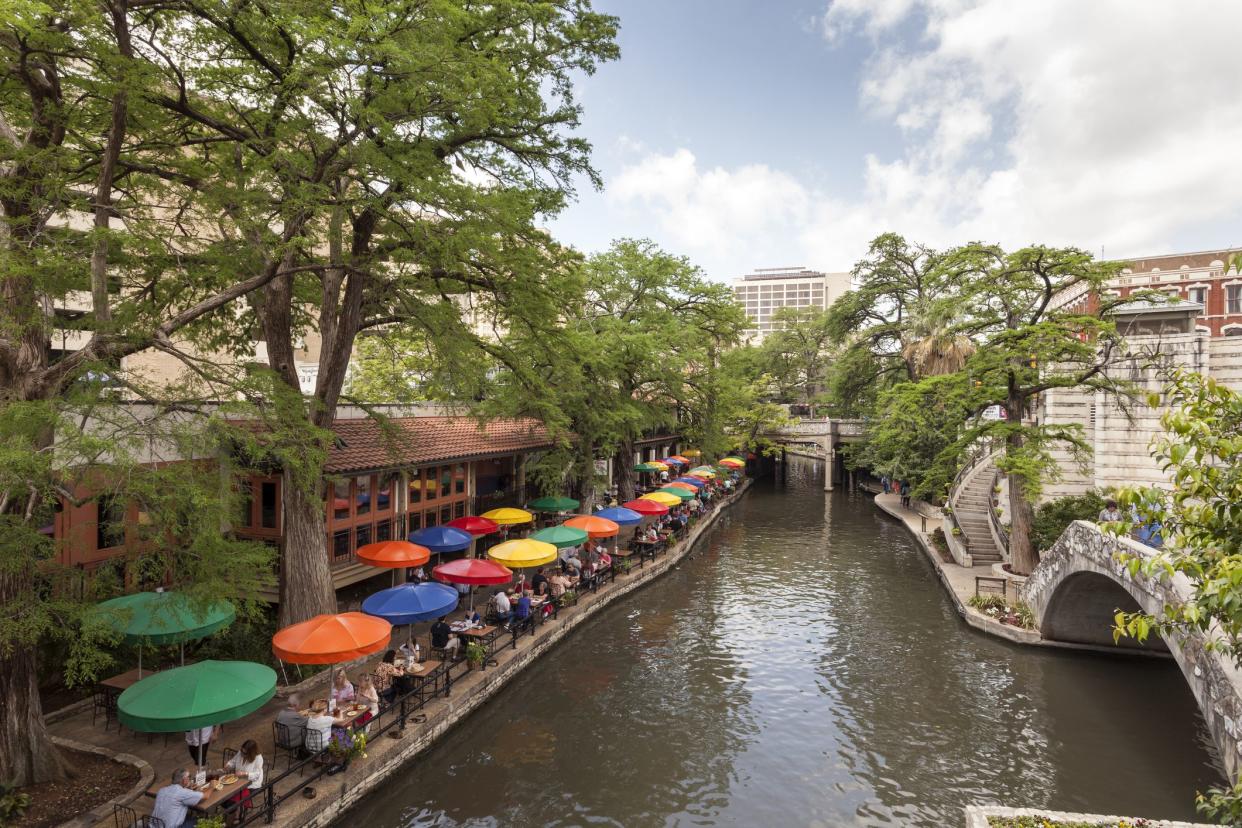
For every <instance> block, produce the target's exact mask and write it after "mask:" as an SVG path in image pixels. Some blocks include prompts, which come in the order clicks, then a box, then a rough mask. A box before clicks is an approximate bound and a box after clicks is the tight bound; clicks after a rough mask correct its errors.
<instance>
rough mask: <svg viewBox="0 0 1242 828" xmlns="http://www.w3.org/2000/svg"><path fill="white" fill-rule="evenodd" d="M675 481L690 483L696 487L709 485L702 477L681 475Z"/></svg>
mask: <svg viewBox="0 0 1242 828" xmlns="http://www.w3.org/2000/svg"><path fill="white" fill-rule="evenodd" d="M673 483H689V484H690V485H691V486H693V487H694V488H696V489H698V488H701V487H703V486H706V485H707V481H706V480H704V479H703V478H701V477H679V478H677V479H676V480H674V481H673ZM673 483H670V484H669V485H670V486H671V485H673Z"/></svg>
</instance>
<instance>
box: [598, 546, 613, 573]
mask: <svg viewBox="0 0 1242 828" xmlns="http://www.w3.org/2000/svg"><path fill="white" fill-rule="evenodd" d="M599 568H600V569H611V568H612V555H609V554H608V550H607V549H605V550H604V551H602V552H601V553H600V555H599Z"/></svg>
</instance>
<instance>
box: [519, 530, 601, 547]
mask: <svg viewBox="0 0 1242 828" xmlns="http://www.w3.org/2000/svg"><path fill="white" fill-rule="evenodd" d="M530 537H531V540H537V541H543V542H544V543H550V544H552V545H553V546H555V547H556V548H557V549H564V548H566V547H568V546H577V545H578V544H580V543H586V540H587V533H586V532H584V531H582V530H581V529H575V528H574V527H572V526H549V527H548V528H547V529H540V530H539V531H538V532H535V533H534V534H532V535H531V536H530Z"/></svg>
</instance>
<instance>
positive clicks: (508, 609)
mask: <svg viewBox="0 0 1242 828" xmlns="http://www.w3.org/2000/svg"><path fill="white" fill-rule="evenodd" d="M492 600H493V601H494V602H495V604H496V622H497V623H498V624H508V623H509V619H510V618H512V617H513V607H512V606H511V605H510V604H509V596H508V595H506V594H505V591H504V590H503V589H498V590H496V594H495V595H493V596H492Z"/></svg>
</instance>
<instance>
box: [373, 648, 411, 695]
mask: <svg viewBox="0 0 1242 828" xmlns="http://www.w3.org/2000/svg"><path fill="white" fill-rule="evenodd" d="M396 661H397V651H396V650H389V651H388V652H386V653H384V658H383V659H382V660H381V661H380V663H379V664H377V665H376V666H375V675H376V676H378V677H379V681H380V686H381V687H383V688H384V689H383V690H381V691H380V695H381V696H383V697H384V700H385V701H392V700H393V699H394V698H396V696H397V679H398V678H401V677H402V676H404V675H405V670H402V669H401V668H400V667H398V666H397V665H396Z"/></svg>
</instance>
